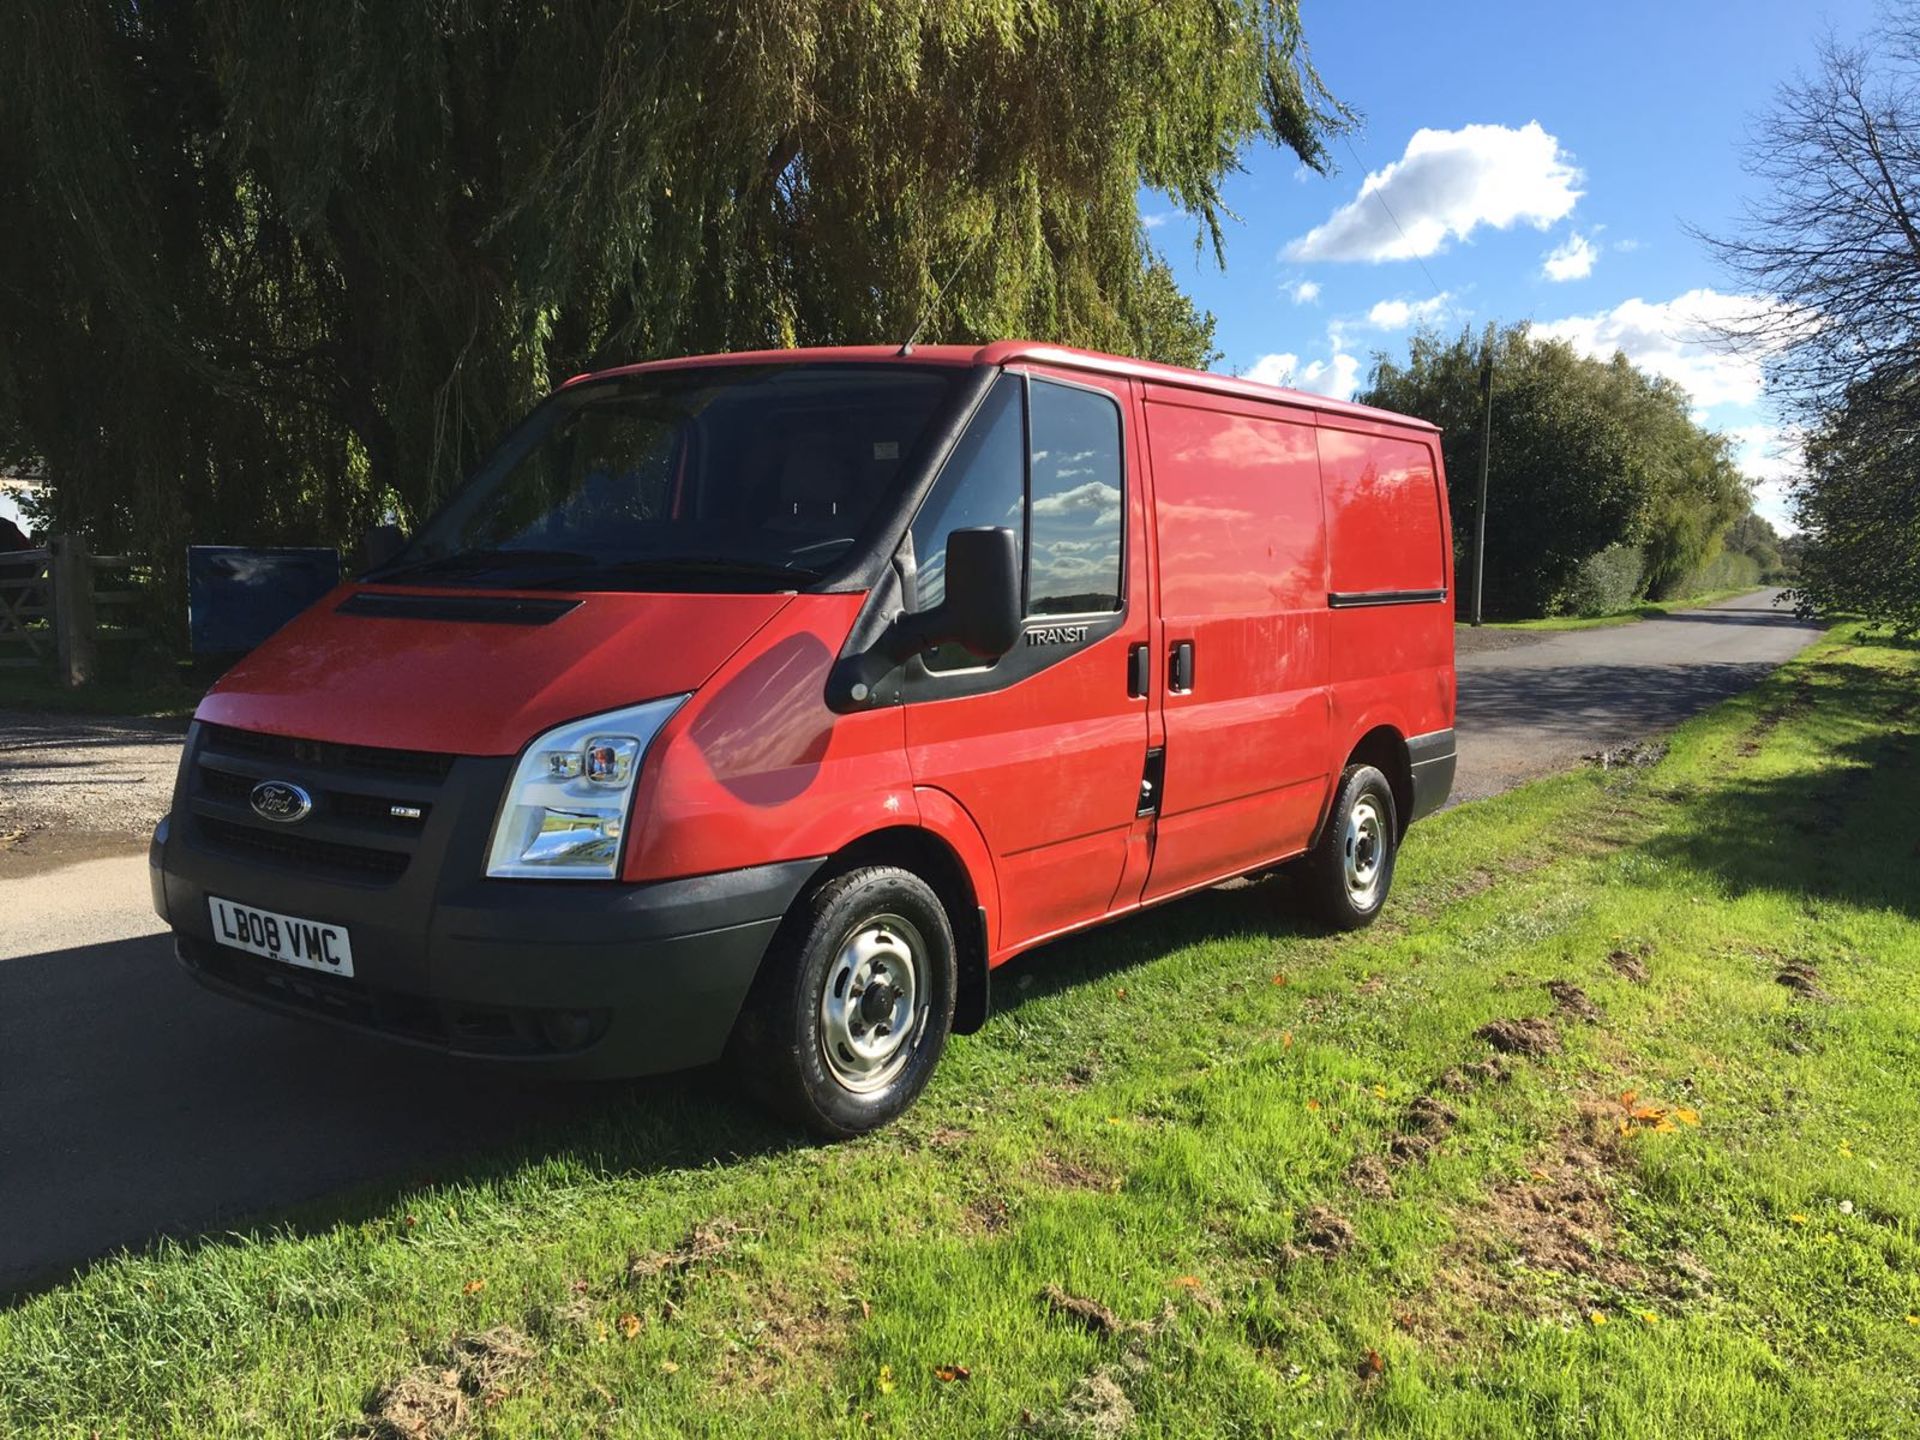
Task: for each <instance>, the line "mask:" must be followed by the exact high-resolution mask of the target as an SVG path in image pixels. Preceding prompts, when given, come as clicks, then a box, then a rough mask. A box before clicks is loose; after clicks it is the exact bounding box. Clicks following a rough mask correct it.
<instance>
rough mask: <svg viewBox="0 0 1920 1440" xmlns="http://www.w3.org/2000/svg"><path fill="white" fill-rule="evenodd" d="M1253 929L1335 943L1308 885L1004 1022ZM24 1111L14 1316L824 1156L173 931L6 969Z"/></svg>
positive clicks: (1082, 942)
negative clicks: (449, 1191) (165, 1280)
mask: <svg viewBox="0 0 1920 1440" xmlns="http://www.w3.org/2000/svg"><path fill="white" fill-rule="evenodd" d="M1248 933H1258V934H1263V935H1270V936H1273V937H1276V938H1278V937H1280V936H1283V935H1289V934H1302V933H1311V931H1310V927H1308V926H1307V925H1306V924H1305V923H1304V922H1302V921H1301V920H1299V919H1298V918H1296V916H1295V915H1294V913H1293V911H1292V908H1291V904H1290V896H1289V890H1288V886H1287V884H1286V882H1285V881H1284V880H1281V879H1278V878H1273V879H1267V880H1263V881H1256V882H1243V883H1240V884H1237V885H1235V886H1233V887H1232V888H1228V889H1221V890H1215V891H1208V892H1202V893H1201V894H1199V895H1195V896H1192V897H1189V898H1187V899H1184V900H1180V901H1176V902H1174V903H1173V904H1171V905H1169V906H1167V907H1165V908H1164V909H1162V910H1160V911H1158V912H1157V913H1156V914H1155V915H1154V916H1152V917H1151V918H1142V919H1135V920H1130V921H1124V922H1121V923H1119V924H1117V925H1111V926H1105V927H1102V928H1101V929H1099V930H1096V931H1092V932H1089V933H1087V934H1084V935H1081V936H1078V937H1074V938H1072V939H1068V940H1063V941H1059V942H1056V943H1054V944H1052V945H1048V946H1045V947H1043V948H1042V949H1040V950H1038V951H1035V952H1033V953H1032V954H1031V955H1030V956H1027V957H1023V958H1022V959H1021V960H1020V961H1018V962H1016V963H1015V964H1014V965H1013V966H1006V967H1002V968H1001V969H1000V970H999V971H996V972H995V986H994V990H995V995H994V1009H995V1011H996V1013H998V1012H1002V1011H1007V1010H1017V1009H1018V1008H1019V1007H1020V1006H1021V1005H1023V1004H1026V1003H1029V1002H1031V1001H1033V1000H1037V999H1039V998H1041V997H1043V996H1046V995H1051V994H1055V993H1057V992H1059V991H1061V990H1066V989H1070V988H1072V987H1073V986H1076V985H1080V984H1085V983H1088V982H1091V981H1096V980H1101V979H1105V978H1108V977H1111V976H1112V975H1114V974H1115V973H1120V972H1124V971H1125V970H1127V969H1129V968H1131V967H1133V966H1136V965H1139V964H1143V963H1145V962H1147V961H1150V960H1153V959H1156V958H1158V957H1159V956H1161V955H1163V954H1165V953H1166V952H1167V951H1168V950H1170V949H1173V948H1176V947H1179V946H1183V945H1190V944H1198V943H1201V942H1204V941H1207V940H1211V939H1215V938H1219V937H1220V936H1223V935H1239V934H1248ZM1023 976H1024V977H1026V979H1027V982H1028V983H1027V985H1026V986H1025V987H1024V988H1023V987H1022V986H1021V984H1020V983H1019V981H1020V979H1021V977H1023ZM0 1094H4V1095H5V1097H6V1099H5V1102H4V1108H0V1216H4V1217H5V1220H6V1223H5V1224H4V1225H3V1226H0V1302H4V1301H6V1300H7V1299H9V1298H13V1299H18V1298H24V1297H25V1296H26V1295H28V1294H31V1293H33V1292H34V1291H36V1290H39V1289H44V1288H46V1287H48V1286H51V1285H56V1284H60V1283H63V1282H64V1281H66V1280H67V1279H68V1278H70V1277H71V1275H72V1274H73V1273H74V1271H75V1269H76V1268H77V1267H78V1268H84V1266H85V1265H86V1264H87V1263H88V1262H90V1261H91V1260H93V1259H95V1258H98V1257H100V1256H103V1255H106V1254H108V1253H111V1252H113V1251H115V1250H119V1249H123V1248H126V1247H134V1248H140V1247H144V1246H147V1245H150V1244H153V1243H155V1242H156V1241H158V1240H160V1239H162V1238H163V1237H164V1238H170V1239H173V1240H176V1241H178V1242H180V1243H182V1244H185V1245H187V1246H189V1247H196V1246H216V1245H224V1244H229V1243H232V1241H233V1238H234V1236H235V1234H236V1233H238V1234H247V1233H266V1232H268V1231H272V1232H275V1233H287V1234H295V1235H300V1234H308V1233H315V1232H320V1231H325V1230H327V1229H330V1228H332V1227H333V1226H335V1225H338V1224H341V1223H359V1222H362V1221H367V1220H377V1219H379V1218H381V1217H383V1216H390V1215H391V1214H392V1213H393V1211H394V1210H395V1208H396V1207H397V1206H398V1205H399V1204H400V1203H401V1202H402V1201H403V1200H406V1199H408V1198H409V1197H412V1196H415V1195H417V1194H418V1193H419V1192H421V1191H422V1190H423V1189H428V1188H431V1187H433V1186H435V1185H440V1184H447V1185H452V1184H485V1183H488V1182H490V1181H495V1180H507V1179H510V1178H511V1177H513V1176H515V1175H516V1174H520V1173H523V1172H525V1171H526V1170H527V1169H529V1168H530V1167H553V1166H555V1165H558V1166H561V1167H564V1168H567V1169H572V1170H576V1171H584V1172H587V1173H598V1174H609V1175H636V1174H645V1173H651V1172H656V1171H660V1170H668V1169H700V1168H703V1167H706V1166H710V1165H714V1164H725V1163H732V1162H736V1161H739V1160H743V1159H746V1158H750V1157H753V1156H759V1155H766V1154H770V1153H775V1152H779V1151H783V1150H788V1149H793V1148H796V1147H801V1146H806V1145H809V1144H811V1143H813V1142H812V1141H811V1140H810V1139H809V1138H808V1137H807V1136H805V1135H804V1134H802V1133H801V1132H800V1131H798V1130H797V1129H795V1128H794V1127H792V1126H790V1125H784V1124H781V1123H779V1122H776V1121H774V1120H772V1119H770V1118H768V1117H767V1116H765V1115H764V1114H763V1113H762V1112H760V1111H759V1110H757V1109H756V1108H754V1107H753V1106H752V1105H751V1104H750V1103H748V1102H746V1101H745V1100H744V1099H742V1098H741V1097H740V1096H739V1095H738V1093H737V1091H736V1088H735V1086H734V1085H733V1084H732V1083H731V1080H730V1078H729V1077H728V1076H726V1075H725V1074H723V1073H721V1072H720V1071H719V1070H717V1069H710V1070H707V1071H699V1072H693V1073H690V1074H687V1075H683V1076H672V1077H665V1078H661V1079H653V1080H636V1081H625V1082H604V1083H585V1082H580V1083H568V1082H558V1081H543V1080H540V1079H537V1078H533V1077H530V1076H528V1075H526V1074H525V1072H522V1071H518V1070H515V1069H512V1068H510V1067H507V1066H500V1065H486V1064H484V1063H480V1062H462V1061H455V1060H451V1059H448V1058H446V1057H444V1056H440V1055H437V1054H434V1053H431V1052H423V1051H418V1050H413V1049H409V1048H406V1047H402V1046H398V1045H395V1044H393V1043H391V1042H388V1041H384V1040H381V1039H378V1038H375V1037H369V1036H363V1035H359V1034H356V1033H353V1032H348V1031H342V1030H339V1029H336V1028H333V1027H327V1026H321V1025H317V1024H312V1023H308V1022H302V1021H299V1020H295V1019H290V1018H287V1017H283V1016H279V1015H274V1014H269V1013H266V1012H263V1011H258V1010H254V1009H252V1008H250V1007H247V1006H244V1005H239V1004H235V1003H234V1002H232V1001H230V1000H227V999H225V998H223V997H220V996H216V995H212V994H208V993H207V992H205V991H203V990H201V989H200V988H199V987H198V986H196V985H194V984H193V983H192V981H191V980H190V979H188V978H187V977H186V976H185V975H183V974H182V973H180V971H179V969H178V967H177V965H176V964H175V962H174V960H173V958H172V953H171V943H170V941H169V939H168V937H166V936H164V935H153V936H147V937H143V938H139V939H129V940H118V941H113V942H109V943H105V944H98V945H84V946H77V947H74V948H72V949H68V950H62V951H55V952H48V953H45V954H40V955H30V956H24V957H20V958H16V959H10V960H6V961H3V962H0Z"/></svg>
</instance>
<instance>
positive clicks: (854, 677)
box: [827, 525, 1025, 711]
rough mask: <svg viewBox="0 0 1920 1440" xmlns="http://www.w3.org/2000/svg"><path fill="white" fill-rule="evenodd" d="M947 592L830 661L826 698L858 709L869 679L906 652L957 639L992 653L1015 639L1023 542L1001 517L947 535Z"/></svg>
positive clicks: (991, 656)
mask: <svg viewBox="0 0 1920 1440" xmlns="http://www.w3.org/2000/svg"><path fill="white" fill-rule="evenodd" d="M946 572H947V593H946V598H945V599H943V600H942V601H941V602H940V603H939V604H938V605H936V606H934V607H933V608H932V609H931V610H921V611H919V612H917V613H914V614H908V615H899V616H896V617H895V618H894V621H893V623H892V624H891V625H889V626H888V627H887V629H886V631H885V632H884V633H883V634H882V635H881V636H880V638H879V639H878V640H876V641H874V643H873V647H872V648H871V649H869V650H866V651H864V652H862V653H861V654H858V655H850V656H848V657H846V658H845V659H844V660H842V661H841V662H840V663H839V664H838V665H836V666H835V667H834V673H833V677H832V679H831V681H830V682H829V685H828V697H827V698H828V703H829V704H830V705H831V706H832V707H833V708H834V709H835V710H840V711H846V710H858V709H861V708H862V707H864V706H866V705H869V704H871V703H872V700H873V687H874V685H875V684H876V683H878V682H879V680H880V679H881V678H882V677H883V676H885V675H886V674H887V673H888V672H889V671H891V670H894V669H897V668H898V667H899V666H900V665H902V664H904V663H905V662H906V661H907V660H908V659H909V658H910V657H912V656H914V655H917V654H919V653H920V652H921V651H923V650H931V649H933V648H935V647H936V646H939V645H958V646H960V647H961V648H962V649H964V650H966V651H967V652H968V653H969V654H971V655H975V656H977V657H979V658H980V659H982V660H996V659H998V658H999V657H1000V656H1002V655H1004V654H1006V653H1007V652H1008V651H1009V650H1011V649H1012V648H1013V647H1014V646H1015V645H1017V644H1018V643H1019V642H1020V632H1021V630H1022V629H1024V628H1025V621H1024V617H1023V616H1022V615H1021V613H1020V548H1019V542H1018V541H1017V540H1016V539H1015V538H1014V534H1013V531H1011V530H1009V529H1007V528H1006V527H1005V526H1004V525H979V526H972V527H969V528H968V529H965V530H955V531H953V532H952V533H951V534H950V535H948V536H947V565H946Z"/></svg>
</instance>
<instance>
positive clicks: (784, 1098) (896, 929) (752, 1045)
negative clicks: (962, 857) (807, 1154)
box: [732, 865, 956, 1139]
mask: <svg viewBox="0 0 1920 1440" xmlns="http://www.w3.org/2000/svg"><path fill="white" fill-rule="evenodd" d="M955 975H956V970H955V957H954V942H953V927H952V925H951V924H950V923H949V921H948V919H947V913H946V910H945V908H944V907H943V906H942V905H941V903H940V900H939V897H938V896H936V895H935V894H934V893H933V891H932V889H931V888H929V887H928V885H927V884H926V882H925V881H923V880H921V879H920V877H919V876H917V875H915V874H913V873H912V872H911V871H907V870H902V869H900V868H898V867H897V866H892V865H869V866H863V867H862V868H860V869H858V870H852V871H849V872H847V873H846V874H844V875H839V876H835V877H834V878H832V879H830V880H828V881H826V882H825V883H823V884H821V885H820V886H818V887H817V888H816V889H815V890H814V891H813V892H812V893H811V894H809V895H808V896H806V897H805V898H803V899H802V900H801V901H800V903H799V904H798V905H796V906H795V907H794V910H793V912H792V913H791V914H789V915H788V916H787V919H786V921H785V923H784V924H782V926H781V927H780V931H779V933H778V934H777V935H776V936H775V938H774V942H773V945H772V946H771V947H770V948H769V950H768V952H767V957H766V959H765V960H764V961H763V962H762V963H761V967H760V978H759V979H758V980H757V981H756V982H755V985H754V991H753V994H752V995H751V996H750V997H749V999H748V1001H747V1006H746V1009H745V1010H744V1011H743V1012H742V1013H741V1016H740V1021H739V1023H738V1024H737V1025H736V1026H735V1028H734V1039H733V1046H732V1049H733V1055H734V1059H735V1061H736V1063H737V1064H738V1066H739V1068H740V1070H741V1071H742V1073H743V1074H744V1075H745V1076H746V1078H747V1080H748V1082H749V1083H750V1085H751V1086H752V1088H753V1089H754V1090H755V1092H756V1093H757V1094H758V1096H759V1097H760V1099H761V1100H762V1101H763V1102H765V1103H766V1104H767V1105H768V1106H769V1107H770V1108H772V1109H774V1110H776V1111H778V1112H779V1113H780V1114H783V1115H786V1116H788V1117H789V1118H791V1119H794V1120H797V1121H799V1122H800V1123H801V1124H803V1125H805V1126H807V1128H809V1129H810V1130H812V1131H814V1132H815V1133H816V1134H819V1135H824V1136H827V1137H829V1138H832V1139H842V1138H846V1137H849V1136H853V1135H863V1134H865V1133H866V1132H868V1131H870V1130H875V1129H878V1128H879V1127H880V1126H882V1125H885V1124H887V1123H888V1122H889V1121H891V1120H892V1119H894V1117H896V1116H897V1115H899V1114H900V1113H901V1112H902V1111H904V1110H905V1109H906V1108H907V1107H908V1106H909V1105H911V1104H912V1103H913V1101H914V1099H915V1097H917V1096H918V1095H919V1093H920V1091H921V1090H922V1089H923V1088H924V1087H925V1085H926V1083H927V1079H928V1077H929V1076H930V1075H932V1073H933V1067H934V1065H935V1064H936V1063H937V1062H938V1061H939V1059H940V1055H941V1052H942V1051H943V1050H944V1049H945V1048H946V1043H947V1036H948V1034H949V1033H950V1031H951V1030H952V1027H953V1004H954V992H955Z"/></svg>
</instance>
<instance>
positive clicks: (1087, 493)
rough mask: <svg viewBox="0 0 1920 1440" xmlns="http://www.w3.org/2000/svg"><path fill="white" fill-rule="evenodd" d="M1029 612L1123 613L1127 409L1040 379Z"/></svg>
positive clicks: (1035, 395)
mask: <svg viewBox="0 0 1920 1440" xmlns="http://www.w3.org/2000/svg"><path fill="white" fill-rule="evenodd" d="M1028 423H1029V428H1030V430H1031V435H1032V456H1031V461H1032V463H1031V466H1030V468H1029V471H1028V497H1029V504H1028V518H1027V613H1028V614H1029V615H1084V614H1088V613H1097V612H1102V611H1109V610H1118V609H1119V608H1120V528H1121V527H1120V512H1121V506H1122V503H1123V498H1124V496H1125V495H1126V487H1125V484H1124V482H1123V479H1122V474H1123V472H1122V470H1121V460H1120V407H1119V406H1117V405H1116V404H1114V402H1113V400H1112V398H1111V397H1109V396H1107V395H1103V394H1101V393H1099V392H1097V391H1092V390H1082V389H1080V388H1079V387H1077V386H1073V385H1056V384H1053V383H1051V382H1049V381H1046V380H1039V379H1036V380H1035V381H1034V382H1033V390H1032V412H1031V415H1030V416H1029V422H1028Z"/></svg>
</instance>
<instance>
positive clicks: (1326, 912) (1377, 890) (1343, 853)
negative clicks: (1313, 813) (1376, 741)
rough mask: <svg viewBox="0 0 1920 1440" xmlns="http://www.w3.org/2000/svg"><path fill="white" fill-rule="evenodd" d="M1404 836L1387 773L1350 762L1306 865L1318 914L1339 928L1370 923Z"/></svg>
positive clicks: (1306, 880) (1390, 881)
mask: <svg viewBox="0 0 1920 1440" xmlns="http://www.w3.org/2000/svg"><path fill="white" fill-rule="evenodd" d="M1399 835H1400V825H1399V816H1398V815H1397V813H1396V812H1395V810H1394V805H1393V787H1392V786H1391V785H1389V784H1388V783H1387V777H1386V776H1385V775H1383V774H1381V773H1380V771H1379V770H1377V769H1375V768H1374V767H1373V766H1371V765H1349V766H1348V767H1347V768H1346V771H1345V773H1343V774H1342V775H1341V777H1340V788H1339V790H1338V791H1337V792H1336V793H1335V795H1334V797H1333V810H1332V813H1331V814H1329V815H1328V816H1327V823H1326V825H1325V826H1324V827H1323V828H1322V830H1321V832H1320V838H1319V840H1318V841H1316V842H1315V843H1314V847H1313V851H1312V853H1311V854H1310V855H1309V856H1308V860H1307V864H1306V865H1305V866H1304V867H1302V874H1301V878H1302V880H1303V881H1304V883H1305V887H1306V891H1307V896H1308V900H1309V902H1310V903H1311V904H1312V906H1313V910H1314V913H1315V914H1316V915H1318V916H1319V917H1320V919H1322V920H1323V921H1325V922H1326V923H1327V924H1328V925H1330V926H1332V927H1333V928H1334V929H1336V930H1358V929H1360V928H1361V927H1362V926H1363V925H1371V924H1372V923H1373V919H1374V917H1375V916H1376V915H1378V914H1379V913H1380V908H1381V906H1383V905H1385V904H1386V903H1387V892H1388V890H1390V889H1391V888H1392V886H1393V862H1394V859H1395V857H1396V854H1397V852H1398V848H1399V847H1398V843H1397V842H1398V840H1399Z"/></svg>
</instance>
